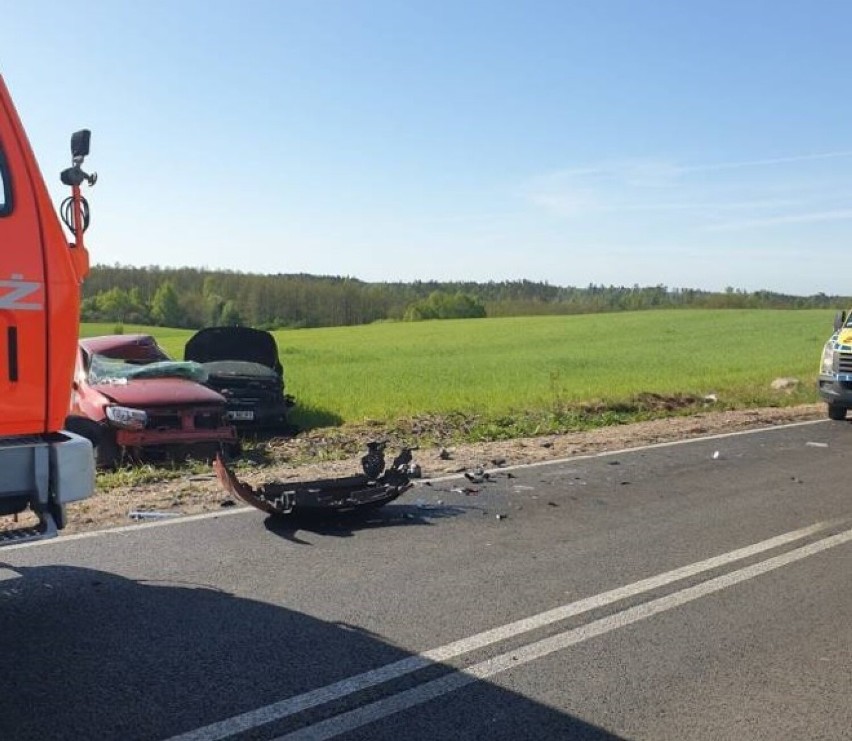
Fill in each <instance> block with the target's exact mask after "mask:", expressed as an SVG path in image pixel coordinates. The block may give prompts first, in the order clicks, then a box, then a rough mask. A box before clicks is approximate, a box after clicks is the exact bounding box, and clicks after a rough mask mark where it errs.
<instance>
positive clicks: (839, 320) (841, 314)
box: [834, 311, 846, 332]
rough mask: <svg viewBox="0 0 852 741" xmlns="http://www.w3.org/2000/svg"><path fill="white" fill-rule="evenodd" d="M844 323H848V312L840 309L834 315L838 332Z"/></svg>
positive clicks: (835, 327)
mask: <svg viewBox="0 0 852 741" xmlns="http://www.w3.org/2000/svg"><path fill="white" fill-rule="evenodd" d="M844 324H846V312H845V311H838V312H837V313H836V314H835V315H834V331H835V332H836V331H837V330H838V329H840V328H841V327H842V326H843V325H844Z"/></svg>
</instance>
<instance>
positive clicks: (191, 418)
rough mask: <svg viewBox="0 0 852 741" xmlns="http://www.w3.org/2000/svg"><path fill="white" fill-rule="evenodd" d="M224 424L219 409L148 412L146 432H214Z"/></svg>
mask: <svg viewBox="0 0 852 741" xmlns="http://www.w3.org/2000/svg"><path fill="white" fill-rule="evenodd" d="M223 424H224V420H223V416H222V411H221V410H220V409H190V410H184V411H181V410H179V409H175V410H162V409H157V410H152V411H149V412H148V423H147V424H146V425H145V428H146V429H148V430H191V429H196V430H215V429H217V428H219V427H222V426H223Z"/></svg>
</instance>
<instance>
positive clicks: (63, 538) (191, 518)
mask: <svg viewBox="0 0 852 741" xmlns="http://www.w3.org/2000/svg"><path fill="white" fill-rule="evenodd" d="M825 422H827V420H824V419H815V420H808V421H806V422H792V423H790V424H787V425H776V426H774V427H761V428H759V429H756V430H740V431H738V432H722V433H719V434H717V435H706V436H704V437H691V438H688V439H686V440H672V441H670V442H665V443H652V444H651V445H640V446H638V447H635V448H622V449H620V450H604V451H601V452H599V453H591V454H589V455H576V456H571V457H570V458H556V459H554V460H549V461H539V462H538V463H519V464H517V465H514V466H502V467H500V468H492V469H489V470H488V471H487V472H486V473H499V472H500V471H519V470H523V469H525V468H539V467H540V466H556V465H559V464H563V463H571V462H573V461H584V460H591V459H593V458H603V457H605V456H613V455H627V454H628V453H640V452H642V451H643V450H655V449H657V448H670V447H674V446H676V445H689V444H692V443H700V442H703V441H706V440H722V439H724V438H726V437H740V436H742V435H756V434H759V433H761V432H775V431H776V430H787V429H791V428H793V427H804V426H806V425H817V424H824V423H825ZM460 478H464V474H463V473H457V474H452V475H450V476H439V477H436V478H431V479H423V480H422V481H420V482H418V484H425V483H426V482H427V481H428V482H430V483H432V482H436V483H440V482H442V481H455V480H456V479H460ZM247 512H254V513H257V510H256V509H255V508H254V507H238V508H237V509H230V510H224V511H221V512H204V513H202V514H198V515H187V516H186V517H178V518H176V519H174V520H162V521H158V522H146V523H143V524H140V525H122V526H121V527H114V528H107V529H106V530H93V531H90V532H85V533H73V534H71V535H60V536H59V537H58V538H50V539H48V540H36V541H33V542H31V543H20V544H18V545H5V546H2V548H0V550H3V551H11V550H16V549H18V548H38V547H44V546H50V545H56V544H59V543H67V542H68V541H71V540H84V539H88V538H97V537H99V536H102V535H112V534H114V533H125V532H130V531H135V530H140V529H142V528H152V527H170V526H174V525H182V524H184V523H186V522H197V521H199V520H215V519H216V518H218V517H225V516H227V515H243V514H246V513H247Z"/></svg>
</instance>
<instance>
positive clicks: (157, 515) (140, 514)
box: [127, 510, 181, 520]
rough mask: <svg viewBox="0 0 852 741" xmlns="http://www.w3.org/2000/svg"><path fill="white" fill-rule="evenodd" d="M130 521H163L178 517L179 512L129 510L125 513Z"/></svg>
mask: <svg viewBox="0 0 852 741" xmlns="http://www.w3.org/2000/svg"><path fill="white" fill-rule="evenodd" d="M127 516H128V517H129V518H130V519H131V520H165V519H167V518H169V517H180V516H181V513H180V512H156V511H153V510H152V511H146V510H131V511H130V512H128V513H127Z"/></svg>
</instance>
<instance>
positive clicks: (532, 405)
mask: <svg viewBox="0 0 852 741" xmlns="http://www.w3.org/2000/svg"><path fill="white" fill-rule="evenodd" d="M832 318H833V312H831V311H825V310H801V311H773V310H693V309H690V310H688V311H687V310H683V311H678V310H661V311H644V312H630V313H618V314H595V315H581V316H555V317H554V316H548V317H513V318H494V319H469V320H444V321H432V322H413V323H386V322H384V323H377V324H373V325H367V326H357V327H334V328H322V329H299V330H279V331H276V332H275V333H274V334H275V338H276V340H277V342H278V345H279V350H280V357H281V362H282V364H283V366H284V369H285V374H286V380H287V391H288V392H289V393H291V394H293V395H294V396H295V397H296V407H295V408H294V410H293V412H292V421H293V423H294V424H295V425H296V426H297V427H299V428H300V429H303V430H315V429H317V428H329V427H339V426H341V425H342V426H345V427H350V426H352V427H355V428H357V427H359V426H367V427H373V426H377V425H378V426H381V427H382V429H384V430H388V431H390V432H393V433H394V434H397V435H398V436H399V437H400V438H401V439H408V440H410V441H412V442H416V441H420V443H421V444H426V443H433V442H436V441H437V442H442V441H446V442H462V441H479V440H495V439H507V438H512V437H519V436H527V435H538V434H547V433H554V432H564V431H569V430H581V429H588V428H591V427H599V426H603V425H608V424H621V423H626V422H631V421H638V420H642V419H650V418H653V417H661V416H671V415H675V414H684V413H691V412H694V411H695V410H697V409H702V408H705V407H707V406H708V405H710V403H711V402H709V401H707V400H706V398H705V397H708V396H709V395H711V394H712V395H714V396H715V399H716V401H715V402H712V407H713V408H714V409H716V410H718V409H736V408H744V407H756V406H787V405H793V404H801V403H809V402H813V401H816V400H817V398H818V397H817V394H816V390H815V379H816V371H817V365H818V360H819V353H820V350H821V348H822V346H823V344H824V342H825V340H826V338H827V337H828V335H829V334H830V328H831V326H832ZM114 329H115V325H114V324H107V325H94V324H88V325H83V330H82V331H83V333H84V335H85V336H92V335H95V334H101V333H112V332H113V331H114ZM123 329H124V332H125V333H128V334H129V333H131V332H136V331H138V332H145V333H150V334H153V335H154V336H155V337H156V338H157V340H158V341H159V342H160V344H161V345H162V346H163V348H164V349H165V350H166V351H167V352H168V353H169V354H170V355H171V356H172V357H174V358H176V359H181V358H182V357H183V346H184V344H185V342H186V340H187V339H188V338H189V337H190V336H191V335H192V334H193V333H192V331H191V330H180V329H170V328H161V327H138V326H125V327H124V328H123ZM788 376H789V377H795V378H798V379H799V381H800V384H799V386H798V387H797V388H796V389H795V390H794V391H792V392H779V391H774V390H772V389H771V388H770V384H771V382H772V380H773V379H775V378H778V377H788Z"/></svg>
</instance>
